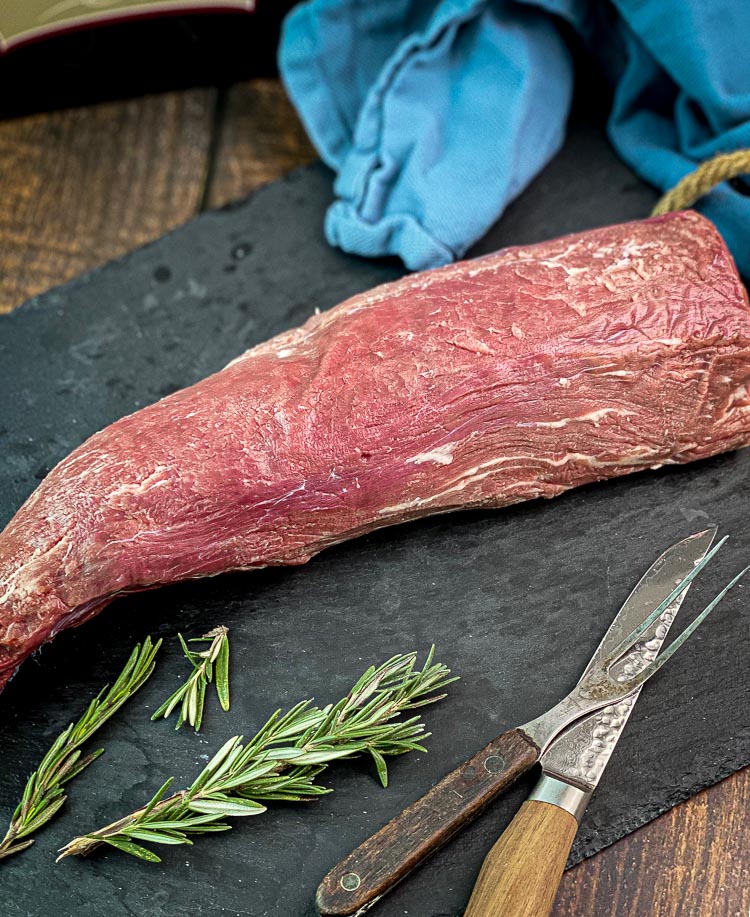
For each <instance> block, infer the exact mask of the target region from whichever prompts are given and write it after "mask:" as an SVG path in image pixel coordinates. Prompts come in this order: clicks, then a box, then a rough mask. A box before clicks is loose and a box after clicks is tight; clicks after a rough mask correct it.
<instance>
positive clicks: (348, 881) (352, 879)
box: [340, 872, 362, 892]
mask: <svg viewBox="0 0 750 917" xmlns="http://www.w3.org/2000/svg"><path fill="white" fill-rule="evenodd" d="M361 881H362V880H361V879H360V877H359V876H358V875H357V873H356V872H348V873H347V874H346V875H345V876H342V877H341V883H340V885H341V887H342V888H343V889H344V891H346V892H353V891H354V890H355V888H359V885H360V882H361Z"/></svg>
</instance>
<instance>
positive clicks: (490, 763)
mask: <svg viewBox="0 0 750 917" xmlns="http://www.w3.org/2000/svg"><path fill="white" fill-rule="evenodd" d="M484 769H485V770H486V771H487V773H488V774H499V773H500V772H501V771H503V770H505V758H503V756H502V755H490V756H489V758H486V759H485V762H484Z"/></svg>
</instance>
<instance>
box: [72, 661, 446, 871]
mask: <svg viewBox="0 0 750 917" xmlns="http://www.w3.org/2000/svg"><path fill="white" fill-rule="evenodd" d="M433 651H434V647H433V650H430V654H429V656H428V659H427V662H426V663H425V665H424V666H423V667H422V668H421V669H415V664H416V654H415V653H409V654H408V655H403V656H394V657H393V658H392V659H389V660H388V661H387V662H385V663H384V664H383V665H381V666H379V667H378V668H376V667H375V666H372V667H370V668H369V669H367V671H366V672H365V673H364V674H363V675H362V677H361V678H360V679H359V680H358V681H357V683H356V684H355V685H354V687H353V688H352V690H351V691H350V692H349V693H348V694H347V696H346V697H345V698H343V699H342V700H340V701H339V702H338V703H337V704H334V705H330V704H329V705H327V706H326V707H323V708H319V707H315V706H313V705H312V702H311V701H309V700H308V701H302V702H301V703H299V704H296V705H295V706H294V707H292V708H291V709H290V710H288V711H287V712H286V713H284V714H282V712H281V711H280V710H277V711H276V712H275V713H273V714H272V715H271V716H270V717H269V719H268V720H267V722H266V723H265V724H264V725H263V726H262V727H261V729H260V730H259V731H258V732H257V733H256V735H255V736H254V737H253V738H252V739H250V741H248V742H247V743H245V744H243V742H244V740H243V738H242V736H234V737H233V738H231V739H229V740H228V741H227V742H225V743H224V745H222V747H221V748H220V749H219V750H218V751H217V752H216V754H215V755H214V756H213V758H212V759H211V760H210V761H209V762H208V764H207V765H206V766H205V767H204V768H203V770H202V771H201V773H200V774H199V775H198V777H197V778H196V779H195V781H194V782H193V784H192V785H191V786H190V787H189V788H188V789H186V790H181V791H180V792H178V793H174V794H172V795H171V796H165V793H166V792H167V790H168V788H169V786H170V783H171V780H170V781H167V783H165V784H164V785H163V786H162V787H161V789H159V790H158V791H157V793H156V794H155V795H154V796H153V797H152V799H151V800H150V802H149V803H148V804H147V805H146V806H144V807H143V808H141V809H137V810H136V811H135V812H131V813H130V815H126V816H125V817H124V818H120V819H118V820H117V821H116V822H113V823H112V824H110V825H107V826H106V827H104V828H100V829H99V830H98V831H92V832H91V833H89V834H84V835H80V836H79V837H75V838H73V840H71V841H70V842H69V843H68V844H66V845H65V846H64V847H63V848H62V849H61V851H60V856H59V857H58V860H60V859H63V857H66V856H73V855H85V854H88V853H90V852H91V851H92V850H95V849H96V848H97V847H99V846H101V845H102V844H105V843H106V844H110V845H112V846H114V847H117V848H118V849H120V850H122V851H124V852H125V853H131V854H132V855H134V856H138V857H140V858H141V859H152V862H157V861H158V858H156V855H155V854H151V852H150V851H145V852H146V853H149V854H150V856H149V857H146V856H144V849H145V848H143V847H140V845H136V844H133V841H132V840H131V838H136V839H137V840H142V841H146V842H151V843H155V844H159V843H162V844H189V843H191V841H190V838H189V835H195V834H204V833H208V832H211V831H226V830H228V829H229V827H230V826H229V825H228V824H225V820H226V819H228V818H234V817H237V816H248V815H260V814H262V813H263V812H265V811H266V806H265V805H264V803H266V802H270V801H281V800H283V801H286V802H302V801H307V800H310V799H313V798H314V797H316V796H322V795H324V794H325V793H329V792H330V789H329V788H327V787H325V786H321V785H320V784H319V783H317V782H316V781H317V778H318V776H319V775H320V774H321V773H322V772H323V771H324V770H325V769H326V767H327V766H328V765H329V764H330V763H332V762H333V761H336V760H338V759H342V758H351V757H353V756H354V755H358V754H369V755H370V756H371V757H372V759H373V760H374V762H375V766H376V769H377V772H378V777H379V779H380V782H381V783H382V784H383V786H387V784H388V771H387V767H386V761H385V759H386V757H387V756H389V755H401V754H405V753H406V752H409V751H415V750H421V751H424V748H423V746H422V744H421V742H423V741H424V739H425V738H426V737H427V736H429V733H428V732H425V726H424V723H422V722H421V720H420V718H419V716H412V717H409V718H407V719H405V720H404V719H397V717H399V716H400V715H401V714H403V713H405V712H406V711H408V710H412V709H414V707H417V706H423V705H424V704H428V703H431V702H433V701H435V700H437V699H439V698H441V697H444V696H445V695H444V693H442V691H443V689H444V688H445V687H446V686H447V685H449V684H450V683H451V682H453V681H456V678H451V677H450V670H449V669H447V668H446V667H445V666H444V665H442V664H440V663H433V661H432V659H433ZM221 652H222V649H221V648H219V649H218V650H217V651H216V653H217V655H216V661H217V663H218V660H219V658H220V656H221ZM203 658H205V659H209V658H210V651H209V654H208V655H207V656H205V655H204V656H203ZM219 670H220V666H219V665H218V664H217V679H218V672H219ZM170 702H171V701H170Z"/></svg>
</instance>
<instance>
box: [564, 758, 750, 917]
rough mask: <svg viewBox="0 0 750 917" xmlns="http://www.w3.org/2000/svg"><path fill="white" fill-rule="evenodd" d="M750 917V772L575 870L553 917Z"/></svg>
mask: <svg viewBox="0 0 750 917" xmlns="http://www.w3.org/2000/svg"><path fill="white" fill-rule="evenodd" d="M602 792H605V790H604V788H602ZM749 913H750V768H746V769H745V770H743V771H739V772H738V773H736V774H733V775H732V776H731V777H728V778H727V779H726V780H724V781H722V782H721V783H718V784H716V786H712V787H709V789H707V790H704V791H703V792H702V793H699V794H698V795H697V796H694V797H693V798H692V799H690V800H688V801H687V802H684V803H682V805H679V806H677V807H676V808H674V809H671V810H670V811H669V812H667V813H665V814H664V815H662V816H661V818H658V819H656V821H653V822H651V823H650V824H649V825H646V826H645V827H643V828H641V829H640V830H639V831H636V832H635V833H634V834H631V835H629V836H628V837H625V838H623V839H622V840H621V841H618V843H616V844H614V845H613V846H612V847H609V848H608V849H606V850H602V851H601V853H598V854H597V855H596V856H594V857H592V858H591V859H590V860H586V861H585V862H583V863H581V864H579V865H578V866H576V867H575V868H574V869H571V870H570V871H569V872H567V873H566V874H565V875H564V876H563V880H562V883H561V885H560V891H559V893H558V896H557V900H556V902H555V907H554V909H553V911H552V914H553V917H583V915H586V917H613V915H616V917H748V914H749Z"/></svg>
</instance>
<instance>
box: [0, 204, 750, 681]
mask: <svg viewBox="0 0 750 917" xmlns="http://www.w3.org/2000/svg"><path fill="white" fill-rule="evenodd" d="M749 383H750V308H749V306H748V300H747V295H746V293H745V291H744V289H743V287H742V284H741V282H740V279H739V277H738V275H737V271H736V269H735V267H734V264H733V263H732V259H731V257H730V255H729V253H728V252H727V250H726V247H725V245H724V243H723V241H722V240H721V238H720V237H719V235H718V233H717V232H716V230H715V229H714V227H713V226H712V224H710V223H709V222H708V221H707V220H705V219H703V218H702V217H700V216H698V215H697V214H695V213H683V214H676V215H671V216H668V217H662V218H657V219H652V220H646V221H643V222H637V223H630V224H625V225H621V226H613V227H607V228H604V229H597V230H593V231H590V232H585V233H581V234H579V235H572V236H568V237H566V238H563V239H558V240H555V241H552V242H545V243H543V244H540V245H532V246H526V247H520V248H511V249H506V250H504V251H501V252H499V253H497V254H494V255H490V256H488V257H486V258H482V259H480V260H477V261H470V262H465V263H462V264H456V265H453V266H449V267H446V268H441V269H438V270H434V271H429V272H427V273H423V274H416V275H412V276H409V277H406V278H404V279H403V280H400V281H398V282H396V283H391V284H387V285H385V286H382V287H378V288H377V289H374V290H372V291H370V292H368V293H364V294H362V295H360V296H355V297H353V298H352V299H350V300H348V301H346V302H344V303H342V304H341V305H339V306H337V307H336V308H335V309H332V310H331V311H330V312H327V313H324V314H322V315H316V316H314V317H313V318H311V319H310V320H309V321H308V322H307V323H306V324H305V325H303V326H302V327H301V328H296V329H293V330H291V331H288V332H286V333H284V334H281V335H279V336H277V337H275V338H273V339H272V340H270V341H267V342H266V343H264V344H261V345H260V346H258V347H255V348H253V349H252V350H250V351H248V352H247V353H245V354H243V355H242V356H241V357H239V358H238V359H236V360H235V361H234V362H233V363H231V364H230V365H229V366H228V367H227V368H226V369H224V370H223V371H222V372H219V373H217V374H216V375H213V376H210V377H209V378H207V379H205V380H203V381H202V382H199V383H198V384H196V385H194V386H192V387H190V388H187V389H184V390H183V391H180V392H177V393H176V394H174V395H171V396H169V397H168V398H165V399H163V400H162V401H159V402H157V403H156V404H154V405H151V406H150V407H147V408H145V409H143V410H141V411H138V412H137V413H135V414H132V415H130V416H129V417H124V418H123V419H122V420H119V421H118V422H117V423H114V424H112V426H110V427H107V428H106V429H105V430H102V431H101V432H100V433H97V434H96V435H95V436H92V437H91V438H90V439H88V440H87V441H86V442H84V443H83V444H82V445H81V446H79V447H78V448H77V449H76V450H75V451H74V452H73V453H72V454H71V455H70V456H68V458H66V459H65V460H64V461H63V462H61V463H60V464H59V465H58V466H57V467H56V468H55V469H54V470H53V471H52V472H51V473H50V474H49V475H48V477H47V478H46V479H45V480H44V481H43V483H42V484H41V485H40V486H39V487H38V488H37V490H36V491H35V492H34V493H33V494H32V495H31V497H30V498H29V499H28V500H27V502H26V503H25V504H24V506H23V507H22V508H21V509H20V510H19V512H18V513H17V515H16V516H15V518H14V519H13V520H12V521H11V522H10V524H9V525H8V527H7V528H6V529H5V531H4V532H3V533H2V534H0V684H4V683H5V681H7V679H8V678H9V677H10V675H11V674H12V673H13V672H14V671H15V669H16V668H17V666H18V664H19V663H20V661H21V660H22V659H23V658H24V657H25V656H27V655H29V653H31V652H32V651H33V650H34V649H35V648H36V647H38V646H39V645H40V644H41V643H42V642H43V641H45V640H48V639H49V638H50V637H51V636H53V635H54V634H55V633H56V632H57V631H59V630H60V629H61V628H63V627H66V626H69V625H72V624H78V623H81V622H82V621H83V620H85V619H86V618H88V617H90V616H91V615H92V614H94V613H95V612H97V611H99V610H100V609H101V608H102V607H103V606H104V605H106V604H107V603H108V602H109V601H110V600H111V599H112V598H113V597H114V596H115V595H117V594H120V593H124V592H129V591H133V590H138V589H144V588H149V587H152V586H155V585H157V584H159V583H167V582H174V581H176V580H182V579H185V578H188V577H200V576H209V575H212V574H216V573H220V572H222V571H225V570H237V569H248V568H253V567H262V566H266V565H269V564H300V563H303V562H305V561H306V560H308V559H309V558H310V557H312V556H313V555H314V554H315V553H317V552H318V551H320V550H322V549H323V548H325V547H327V546H328V545H332V544H335V543H336V542H340V541H343V540H344V539H347V538H351V537H353V536H355V535H358V534H360V533H362V532H366V531H369V530H371V529H374V528H378V527H380V526H386V525H392V524H394V523H396V522H402V521H403V520H405V519H411V518H414V517H417V516H423V515H427V514H430V513H438V512H446V511H448V510H453V509H460V508H465V507H478V506H483V507H502V506H507V505H508V504H510V503H515V502H516V501H519V500H529V499H532V498H534V497H554V496H556V495H557V494H560V493H562V492H563V491H565V490H567V489H568V488H570V487H574V486H577V485H580V484H585V483H587V482H589V481H594V480H597V479H602V478H610V477H614V476H616V475H622V474H626V473H628V472H631V471H636V470H638V469H643V468H654V467H658V466H659V465H663V464H665V463H667V462H688V461H691V460H693V459H699V458H703V457H704V456H710V455H713V454H715V453H717V452H722V451H724V450H727V449H734V448H737V447H739V446H744V445H746V444H747V443H748V442H750V397H749V395H748V384H749Z"/></svg>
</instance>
